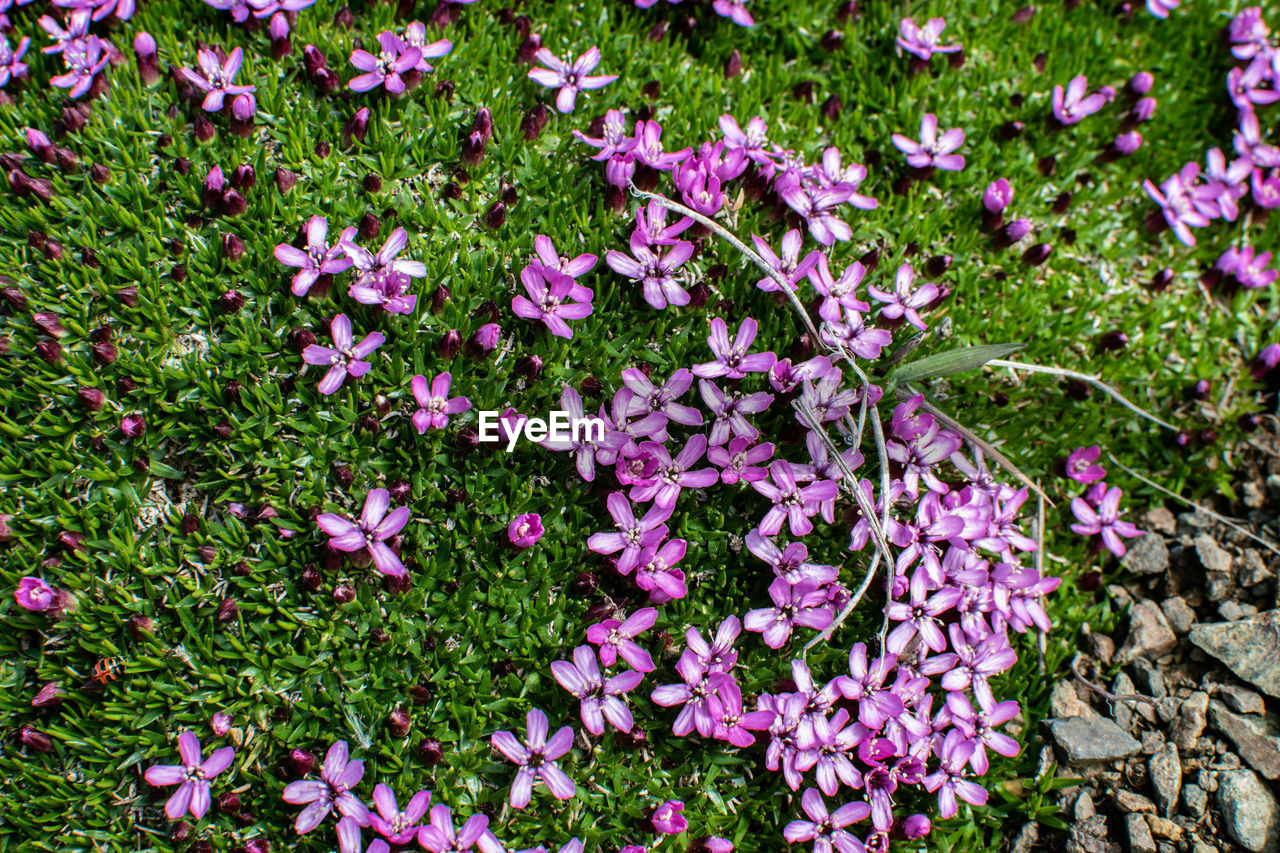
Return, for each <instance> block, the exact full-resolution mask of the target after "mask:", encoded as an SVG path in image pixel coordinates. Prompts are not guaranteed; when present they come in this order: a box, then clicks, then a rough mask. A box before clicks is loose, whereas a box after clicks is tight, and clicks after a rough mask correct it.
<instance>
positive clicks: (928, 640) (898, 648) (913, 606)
mask: <svg viewBox="0 0 1280 853" xmlns="http://www.w3.org/2000/svg"><path fill="white" fill-rule="evenodd" d="M951 518H955V516H951ZM927 595H928V593H927V592H925V590H924V589H923V588H922V587H921V586H920V585H918V584H912V585H911V603H910V604H906V603H904V602H901V601H891V602H889V604H888V607H887V608H886V613H887V614H888V616H889V619H890V620H892V621H894V622H897V623H898V626H897V627H896V628H894V629H893V631H891V632H890V633H889V637H888V639H887V640H886V642H885V650H886V651H888V652H889V653H890V654H895V655H899V654H902V652H903V650H904V649H906V647H907V644H908V643H910V642H911V640H913V639H914V638H915V636H916V634H917V633H918V634H919V635H920V638H921V640H923V642H924V645H925V646H927V647H928V648H930V649H933V650H934V651H935V652H941V651H945V650H946V648H947V638H946V636H945V635H943V633H942V627H941V622H940V621H939V618H938V617H940V616H941V615H942V614H943V613H946V612H947V611H948V610H954V609H955V607H956V605H957V604H959V603H960V598H961V596H962V595H963V593H962V592H961V590H960V589H959V588H957V587H953V586H949V587H943V588H942V589H940V590H938V591H937V592H935V593H934V594H933V595H931V596H929V597H928V598H926V597H925V596H927Z"/></svg>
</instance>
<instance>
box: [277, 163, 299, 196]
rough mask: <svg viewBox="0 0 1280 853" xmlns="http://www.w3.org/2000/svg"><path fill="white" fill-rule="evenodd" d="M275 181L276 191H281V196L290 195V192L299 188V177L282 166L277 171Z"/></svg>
mask: <svg viewBox="0 0 1280 853" xmlns="http://www.w3.org/2000/svg"><path fill="white" fill-rule="evenodd" d="M275 181H276V190H277V191H279V193H280V195H288V193H289V191H290V190H292V189H293V188H294V187H295V186H297V184H298V176H297V175H296V174H294V173H293V172H291V171H289V170H288V169H286V168H285V167H283V166H280V167H278V168H277V169H276V174H275Z"/></svg>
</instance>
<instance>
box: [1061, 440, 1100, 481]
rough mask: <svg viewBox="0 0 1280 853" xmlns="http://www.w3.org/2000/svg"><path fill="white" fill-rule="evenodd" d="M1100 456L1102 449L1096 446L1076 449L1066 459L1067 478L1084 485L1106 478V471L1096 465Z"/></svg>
mask: <svg viewBox="0 0 1280 853" xmlns="http://www.w3.org/2000/svg"><path fill="white" fill-rule="evenodd" d="M1101 455H1102V448H1101V447H1099V446H1098V445H1096V444H1095V445H1094V446H1093V447H1077V448H1076V449H1075V450H1073V451H1071V455H1070V456H1068V457H1067V476H1068V477H1070V478H1071V479H1073V480H1075V481H1076V482H1077V483H1086V484H1088V483H1094V482H1097V481H1098V480H1101V479H1103V478H1104V477H1106V476H1107V471H1106V469H1105V468H1103V467H1102V466H1101V465H1098V464H1097V462H1098V457H1099V456H1101Z"/></svg>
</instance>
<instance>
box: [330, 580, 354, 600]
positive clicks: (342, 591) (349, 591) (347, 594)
mask: <svg viewBox="0 0 1280 853" xmlns="http://www.w3.org/2000/svg"><path fill="white" fill-rule="evenodd" d="M333 600H334V601H335V602H337V603H338V604H350V603H351V602H353V601H355V600H356V591H355V590H354V589H353V588H352V587H350V586H348V585H347V584H340V585H339V586H336V587H334V588H333Z"/></svg>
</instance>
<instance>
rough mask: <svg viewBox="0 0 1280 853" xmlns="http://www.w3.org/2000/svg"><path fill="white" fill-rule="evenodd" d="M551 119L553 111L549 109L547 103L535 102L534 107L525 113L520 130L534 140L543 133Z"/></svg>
mask: <svg viewBox="0 0 1280 853" xmlns="http://www.w3.org/2000/svg"><path fill="white" fill-rule="evenodd" d="M550 120H551V113H550V112H549V111H548V110H547V105H546V104H543V103H538V104H535V105H534V107H533V109H531V110H529V112H527V113H525V116H524V118H523V119H522V120H521V122H520V132H521V134H523V136H524V138H525V139H526V140H528V141H530V142H532V141H533V140H535V139H537V138H538V137H539V136H541V135H542V131H543V130H544V129H545V128H546V126H547V122H548V121H550Z"/></svg>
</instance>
